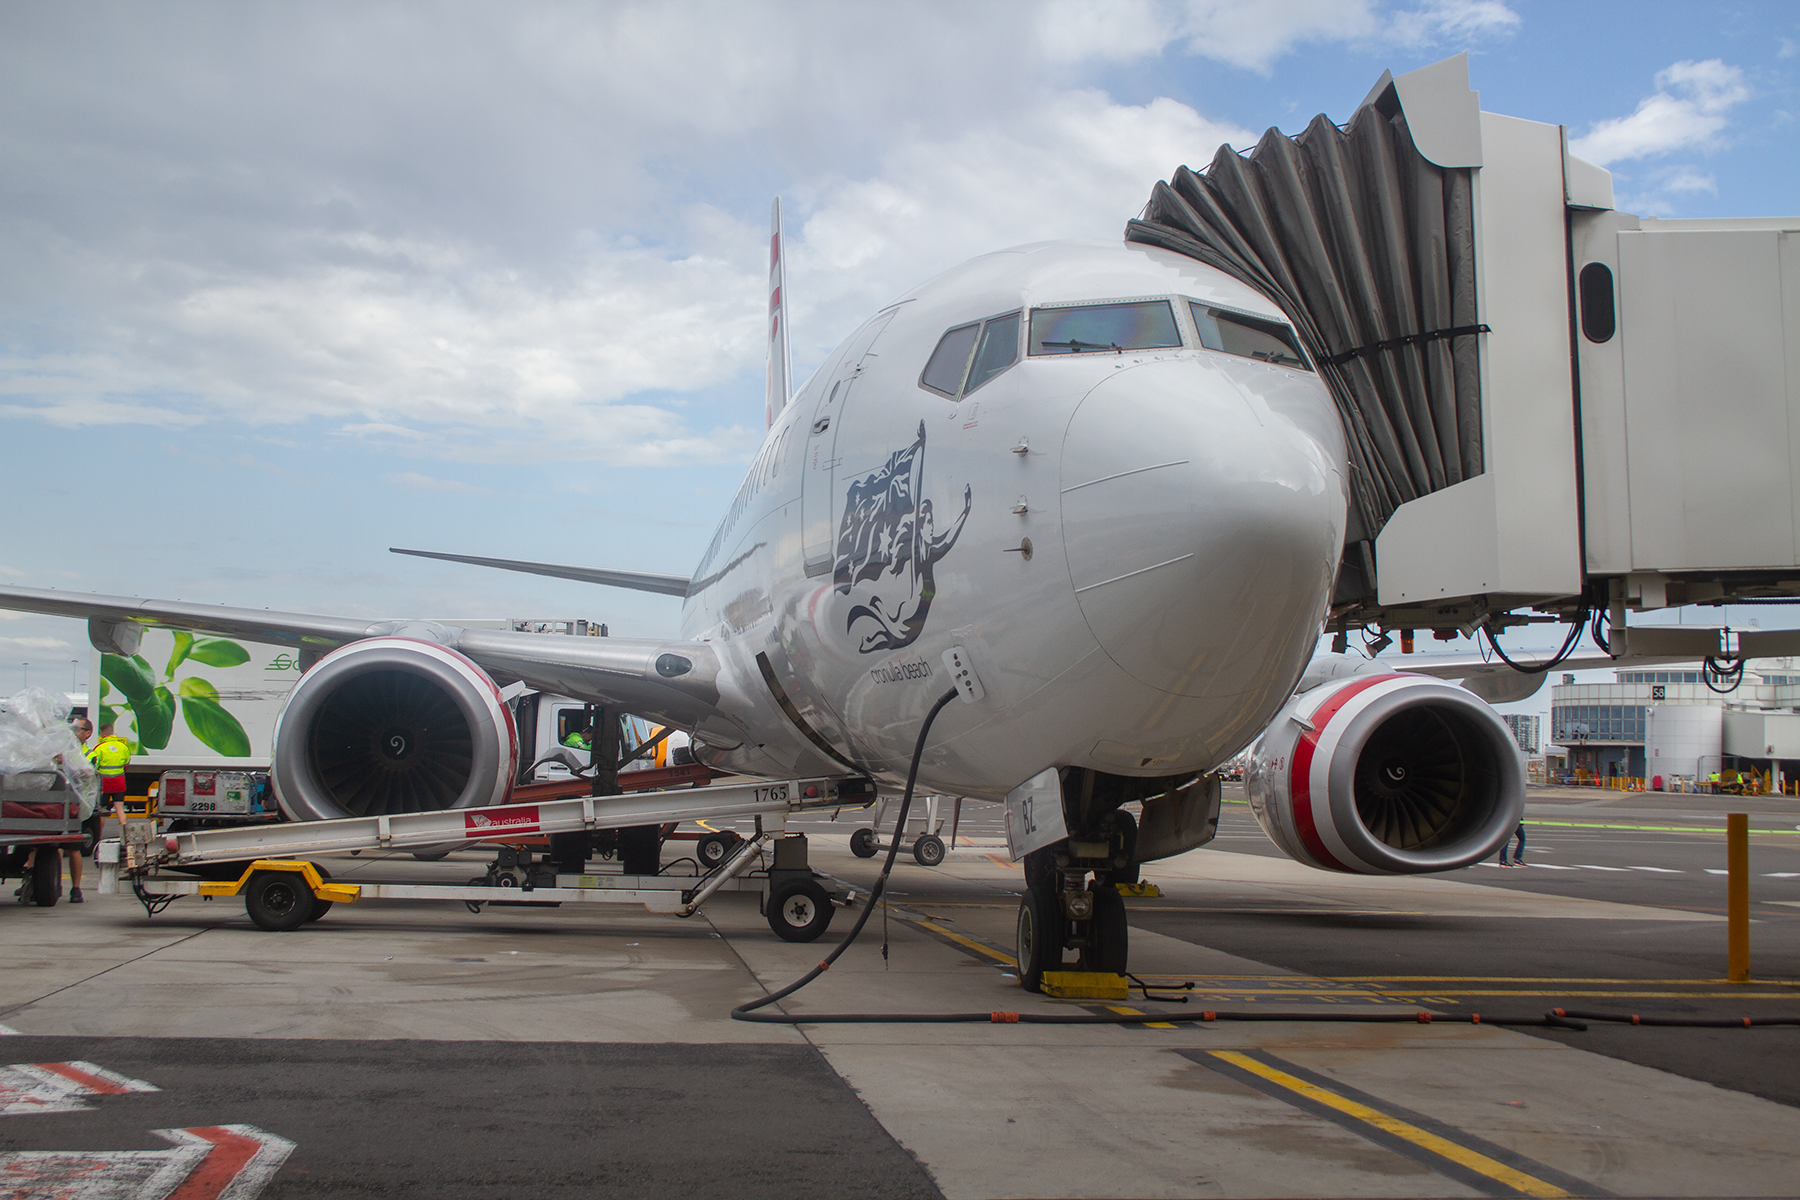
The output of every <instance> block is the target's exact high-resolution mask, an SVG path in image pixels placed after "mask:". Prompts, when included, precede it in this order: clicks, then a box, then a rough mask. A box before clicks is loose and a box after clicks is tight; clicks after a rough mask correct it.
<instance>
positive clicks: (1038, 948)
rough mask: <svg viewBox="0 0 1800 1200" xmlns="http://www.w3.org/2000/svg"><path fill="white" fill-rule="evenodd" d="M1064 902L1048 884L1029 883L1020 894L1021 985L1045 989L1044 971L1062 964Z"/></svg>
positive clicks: (1027, 988) (1019, 942)
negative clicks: (1034, 884)
mask: <svg viewBox="0 0 1800 1200" xmlns="http://www.w3.org/2000/svg"><path fill="white" fill-rule="evenodd" d="M1062 927H1063V919H1062V904H1061V902H1060V901H1059V900H1058V899H1057V898H1056V893H1055V892H1052V891H1050V890H1049V889H1048V888H1038V887H1027V888H1026V889H1025V894H1024V895H1023V896H1021V897H1019V924H1018V944H1017V946H1016V948H1015V953H1016V954H1017V955H1018V960H1019V986H1020V987H1022V988H1024V989H1025V990H1026V991H1028V992H1037V991H1042V990H1043V985H1044V972H1045V971H1051V970H1057V969H1059V968H1061V966H1062Z"/></svg>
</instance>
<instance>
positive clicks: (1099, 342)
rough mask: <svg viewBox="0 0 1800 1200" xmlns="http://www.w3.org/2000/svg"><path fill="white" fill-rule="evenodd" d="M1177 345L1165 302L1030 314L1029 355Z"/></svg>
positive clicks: (1178, 335)
mask: <svg viewBox="0 0 1800 1200" xmlns="http://www.w3.org/2000/svg"><path fill="white" fill-rule="evenodd" d="M1179 345H1181V331H1180V330H1179V329H1177V328H1176V325H1175V310H1174V309H1173V308H1171V307H1170V306H1169V302H1168V301H1167V300H1142V301H1136V302H1133V303H1129V304H1082V305H1074V306H1070V307H1067V308H1034V309H1032V310H1031V348H1030V351H1029V352H1030V353H1031V354H1033V355H1038V354H1089V353H1092V352H1094V351H1110V352H1112V353H1117V352H1119V351H1121V350H1162V349H1168V348H1171V347H1175V346H1179Z"/></svg>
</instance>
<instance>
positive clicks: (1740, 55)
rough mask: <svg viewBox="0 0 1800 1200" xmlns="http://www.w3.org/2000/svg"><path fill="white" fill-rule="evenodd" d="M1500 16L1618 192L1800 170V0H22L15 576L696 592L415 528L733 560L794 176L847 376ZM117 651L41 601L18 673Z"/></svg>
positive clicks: (804, 242)
mask: <svg viewBox="0 0 1800 1200" xmlns="http://www.w3.org/2000/svg"><path fill="white" fill-rule="evenodd" d="M1463 51H1467V52H1468V53H1469V55H1470V60H1469V66H1470V75H1471V84H1472V86H1473V87H1474V88H1476V89H1477V90H1478V91H1479V92H1480V93H1481V98H1482V105H1483V107H1484V108H1486V109H1488V110H1489V111H1493V112H1500V113H1505V114H1508V115H1511V116H1517V117H1526V118H1530V119H1533V120H1539V121H1546V122H1551V123H1559V124H1563V125H1566V126H1567V127H1568V128H1569V132H1570V136H1571V138H1572V139H1574V141H1573V144H1574V146H1575V147H1576V149H1577V152H1579V153H1582V154H1583V155H1585V156H1586V157H1589V158H1591V159H1593V160H1594V161H1597V162H1600V163H1603V164H1604V165H1606V166H1608V167H1609V168H1610V169H1611V170H1612V171H1613V173H1614V182H1615V189H1616V192H1617V195H1618V199H1619V207H1620V208H1622V209H1625V210H1627V211H1632V212H1637V213H1640V214H1656V215H1663V216H1768V215H1787V214H1792V213H1793V212H1795V211H1796V210H1797V209H1800V186H1797V185H1800V153H1796V151H1797V149H1800V145H1797V142H1800V138H1797V137H1796V130H1797V128H1800V127H1797V126H1796V117H1797V116H1800V5H1795V4H1792V3H1717V4H1707V3H1680V4H1673V3H1654V2H1650V3H1646V2H1643V0H1637V2H1633V3H1627V4H1610V3H1599V2H1592V3H1580V4H1569V3H1567V2H1566V0H1564V2H1559V3H1537V2H1532V0H1397V2H1393V3H1384V2H1382V0H1120V2H1116V3H1095V2H1090V0H1042V2H1038V3H1026V2H1016V3H1000V2H988V3H966V2H964V3H933V2H929V0H915V2H910V3H902V4H872V3H870V4H857V3H805V2H789V3H780V4H759V3H754V2H747V0H736V2H732V3H681V2H674V0H658V2H656V3H601V4H585V5H576V4H538V3H529V2H518V3H507V4H499V3H489V4H473V3H456V2H445V3H438V4H433V5H418V4H388V3H379V2H367V0H364V2H358V3H353V4H348V3H347V4H337V3H324V2H316V3H306V4H295V3H258V2H255V0H234V2H231V3H181V2H179V0H171V2H169V3H162V4H157V5H142V4H105V3H62V2H34V0H11V2H9V3H7V4H6V5H4V6H0V262H4V264H5V266H4V270H0V460H3V461H4V463H5V468H4V470H5V475H4V479H5V485H4V489H3V491H0V495H4V496H6V497H7V498H8V499H9V500H10V504H11V508H12V517H11V519H9V520H7V521H5V522H4V523H0V583H8V584H14V585H21V586H36V587H56V588H66V589H71V590H84V591H97V592H106V593H115V594H128V595H142V596H155V597H178V598H182V599H188V600H195V601H208V602H217V603H225V604H235V605H245V606H252V607H271V608H281V609H288V610H296V611H306V612H323V613H336V614H346V615H357V616H369V617H387V616H402V615H423V616H432V617H458V616H462V617H476V616H480V617H500V616H514V617H535V618H567V617H587V618H590V619H592V620H596V621H605V622H607V623H608V624H609V625H610V627H611V628H612V630H613V631H614V632H616V633H619V634H622V635H628V636H667V635H671V634H673V633H674V631H675V628H676V624H677V619H678V615H679V601H677V600H674V599H669V598H664V597H655V596H647V595H641V594H637V593H631V592H622V591H616V590H611V589H596V588H593V587H587V586H584V585H580V584H574V583H566V582H562V581H557V580H550V579H542V578H536V577H530V576H522V575H512V574H506V573H501V572H492V571H485V570H482V569H479V568H473V567H461V566H454V565H451V564H440V563H430V562H425V561H422V560H418V559H406V558H399V557H396V556H393V555H390V554H389V553H387V548H388V547H389V546H412V547H421V548H426V549H434V550H445V551H452V552H462V553H471V554H485V555H497V556H504V557H515V558H526V559H541V560H547V561H554V562H572V563H582V564H591V565H604V566H613V567H622V568H627V569H637V570H646V571H661V572H673V573H680V574H687V573H689V572H691V571H692V570H693V567H694V564H695V563H696V562H697V561H698V559H699V556H700V553H701V551H702V550H703V549H704V548H705V546H706V544H707V542H708V540H709V538H710V537H711V534H712V530H713V527H714V525H715V523H716V521H717V518H718V516H719V514H720V512H721V511H722V510H723V508H724V507H725V504H726V503H727V501H728V500H729V498H730V496H731V495H732V493H733V492H734V491H735V490H736V487H737V483H738V480H739V477H740V475H741V472H742V470H743V469H744V467H745V465H746V464H747V463H748V461H749V459H750V457H751V456H752V455H753V454H754V453H755V450H756V447H757V445H758V442H759V440H760V437H761V432H762V431H761V424H762V381H763V349H762V338H761V328H762V317H763V311H764V308H765V304H766V295H765V290H764V289H765V280H766V267H767V264H766V259H765V255H766V246H767V231H768V211H769V203H770V200H771V198H772V197H774V196H776V195H779V196H781V197H782V202H783V206H784V212H785V214H786V224H787V238H788V248H789V258H788V277H787V291H788V296H789V303H790V309H791V328H792V330H793V336H794V339H795V340H794V344H793V357H794V367H795V375H796V378H797V379H800V380H804V379H805V377H806V375H807V374H808V373H809V372H810V371H811V369H812V368H813V367H814V366H816V365H817V363H818V362H819V361H820V360H821V359H822V358H823V357H824V356H825V355H826V354H827V353H828V352H829V351H830V350H831V348H832V347H833V346H834V345H835V344H836V343H837V342H838V341H839V340H840V339H842V338H843V337H844V336H845V335H847V334H848V333H849V332H850V331H851V330H852V329H853V328H854V327H855V326H856V325H857V324H859V323H860V321H861V320H862V319H863V318H864V317H866V316H867V315H868V314H869V313H871V312H872V311H874V310H875V309H876V308H878V307H880V306H881V305H883V304H885V303H887V302H888V301H889V300H891V299H892V298H894V297H895V296H897V295H898V294H900V293H902V292H903V291H905V290H906V289H907V288H909V287H911V286H912V285H914V284H916V283H919V282H921V281H922V280H924V279H927V278H929V277H931V276H933V275H935V274H937V273H939V272H940V271H942V270H944V269H946V268H948V267H950V266H953V265H955V264H956V263H958V262H960V261H962V260H964V259H966V258H969V257H971V256H973V255H976V254H979V253H983V252H986V251H989V250H993V249H999V248H1001V247H1004V246H1008V245H1016V244H1019V243H1023V242H1028V241H1034V240H1039V239H1044V238H1055V237H1095V238H1112V237H1117V236H1119V234H1120V233H1121V231H1122V230H1123V227H1124V225H1125V222H1126V221H1127V220H1128V219H1130V218H1131V217H1132V216H1134V215H1136V213H1137V212H1138V210H1139V209H1140V208H1141V207H1142V205H1143V204H1144V202H1145V201H1146V200H1147V199H1148V198H1149V195H1150V190H1151V188H1152V186H1153V185H1154V184H1155V183H1156V182H1157V181H1158V180H1159V179H1164V178H1166V177H1168V175H1169V174H1170V173H1172V172H1173V170H1174V169H1175V168H1176V166H1178V165H1181V164H1190V165H1193V166H1196V167H1198V166H1201V165H1204V163H1206V162H1207V161H1210V160H1211V158H1212V156H1213V154H1214V152H1215V151H1216V149H1217V148H1218V147H1219V146H1220V145H1221V144H1222V143H1229V144H1231V145H1233V146H1235V147H1237V148H1239V149H1245V148H1248V147H1249V146H1250V145H1251V144H1252V143H1254V141H1255V140H1256V139H1257V138H1258V137H1260V136H1261V135H1262V133H1263V132H1264V131H1265V130H1267V129H1269V128H1271V127H1275V128H1279V129H1281V130H1283V131H1285V132H1288V133H1295V132H1298V131H1299V130H1300V129H1302V128H1303V127H1304V126H1305V125H1306V123H1307V122H1308V121H1310V120H1311V119H1312V117H1313V116H1314V115H1315V114H1317V113H1326V114H1328V115H1329V116H1331V117H1332V118H1333V119H1334V120H1336V121H1339V122H1343V121H1345V120H1347V119H1348V118H1349V117H1350V115H1351V114H1352V112H1353V111H1354V110H1355V107H1356V105H1357V104H1358V103H1359V102H1360V101H1361V100H1362V98H1363V96H1364V95H1365V94H1366V93H1367V92H1368V90H1369V88H1370V87H1371V86H1372V85H1373V84H1374V83H1375V81H1376V80H1377V79H1378V78H1379V77H1380V75H1381V72H1382V71H1383V70H1384V69H1390V70H1392V71H1393V72H1394V73H1395V74H1399V73H1402V72H1404V71H1407V70H1411V69H1413V68H1416V67H1419V66H1423V65H1426V64H1428V63H1431V62H1435V61H1437V60H1439V59H1442V58H1445V57H1447V56H1449V55H1452V54H1456V53H1459V52H1463ZM1780 611H1781V610H1774V611H1773V612H1772V611H1771V610H1767V609H1764V610H1759V611H1758V613H1757V615H1758V616H1759V617H1760V618H1761V619H1762V620H1763V621H1764V623H1765V624H1771V623H1786V621H1785V620H1784V619H1783V618H1782V617H1780V616H1779V615H1777V614H1779V612H1780ZM1703 612H1704V617H1705V618H1706V619H1709V620H1710V619H1712V618H1715V617H1717V616H1718V613H1717V610H1703ZM1729 615H1730V614H1727V616H1728V618H1729ZM1738 615H1740V616H1742V617H1744V619H1745V620H1746V621H1747V619H1748V612H1747V611H1746V613H1743V614H1738ZM1686 619H1688V620H1694V619H1696V617H1695V616H1694V615H1692V614H1690V615H1688V616H1687V618H1686ZM1513 637H1514V638H1515V639H1516V641H1517V644H1518V645H1521V646H1529V645H1532V644H1534V642H1533V641H1532V640H1531V639H1530V638H1528V637H1526V636H1525V635H1513ZM1547 637H1548V635H1547V634H1546V635H1545V638H1546V639H1547ZM1451 648H1460V649H1467V648H1468V643H1466V642H1463V643H1454V644H1452V646H1451ZM89 653H90V652H89V649H88V646H87V642H86V637H85V631H84V629H83V627H82V626H81V624H80V623H77V622H72V621H66V620H58V619H52V618H40V617H35V616H26V615H20V614H8V613H0V693H10V692H11V691H13V690H15V689H16V688H17V687H18V686H20V685H21V684H22V683H23V682H24V681H25V679H26V677H27V674H29V677H30V679H31V681H32V682H35V683H39V684H46V685H47V684H50V683H52V682H55V681H61V682H66V681H68V680H69V679H70V678H71V677H72V676H74V675H79V676H80V677H81V678H83V679H85V677H86V669H87V668H86V664H87V658H88V655H89ZM27 663H29V664H30V666H29V668H27V667H26V665H25V664H27ZM58 685H59V686H60V683H59V684H58ZM1547 696H1548V692H1547V691H1546V692H1545V693H1543V694H1542V695H1541V696H1540V697H1539V698H1538V699H1537V700H1534V701H1532V702H1527V703H1526V704H1525V705H1522V706H1513V707H1521V708H1523V709H1525V710H1528V711H1543V712H1545V713H1547V712H1548V700H1547Z"/></svg>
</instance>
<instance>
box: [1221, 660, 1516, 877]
mask: <svg viewBox="0 0 1800 1200" xmlns="http://www.w3.org/2000/svg"><path fill="white" fill-rule="evenodd" d="M1245 790H1246V791H1247V792H1248V793H1249V797H1250V811H1251V812H1253V813H1254V814H1255V815H1256V819H1257V821H1258V822H1260V823H1261V825H1262V827H1263V831H1264V832H1265V833H1267V834H1268V835H1269V837H1270V839H1271V840H1273V841H1274V843H1275V844H1276V845H1277V846H1279V847H1281V849H1282V850H1284V851H1285V852H1287V854H1289V855H1290V856H1292V857H1293V858H1295V859H1298V860H1299V861H1300V862H1303V863H1307V864H1308V865H1310V866H1314V867H1321V868H1324V869H1325V870H1328V871H1348V872H1351V873H1353V874H1358V875H1411V874H1418V873H1422V872H1426V871H1448V870H1453V869H1455V868H1457V867H1465V866H1468V865H1469V864H1470V863H1475V862H1480V861H1481V860H1482V859H1483V858H1485V857H1487V856H1488V855H1489V854H1492V853H1493V852H1494V851H1496V850H1498V849H1499V848H1500V846H1501V844H1502V843H1503V842H1505V841H1506V839H1507V838H1508V837H1510V836H1511V835H1512V833H1513V831H1514V830H1515V829H1516V828H1518V824H1519V820H1520V817H1521V816H1522V815H1523V813H1524V811H1525V775H1524V771H1523V770H1522V769H1521V766H1520V762H1519V751H1518V748H1517V746H1516V745H1515V743H1514V742H1513V739H1512V735H1511V733H1509V732H1508V730H1507V728H1506V725H1505V724H1504V723H1503V722H1502V721H1501V720H1500V717H1499V715H1498V714H1497V713H1495V712H1494V710H1493V709H1491V708H1489V707H1488V706H1487V705H1486V704H1484V703H1482V702H1481V701H1480V700H1479V699H1477V698H1476V697H1475V696H1472V695H1470V694H1469V693H1468V692H1466V691H1464V690H1463V689H1462V688H1459V687H1455V686H1453V685H1451V684H1448V683H1444V682H1442V681H1440V680H1436V679H1430V678H1427V677H1424V676H1420V675H1394V674H1378V675H1353V676H1350V677H1349V678H1345V679H1336V680H1332V681H1330V682H1327V683H1323V684H1321V685H1319V686H1318V687H1315V688H1312V689H1310V690H1308V691H1305V692H1302V693H1300V694H1299V695H1298V696H1295V697H1294V698H1293V699H1292V700H1290V701H1288V704H1287V707H1286V708H1284V709H1282V710H1281V713H1280V715H1278V716H1277V717H1276V718H1275V720H1274V723H1273V724H1271V725H1270V726H1269V728H1268V729H1267V730H1266V731H1265V732H1264V733H1263V736H1262V738H1261V739H1260V740H1259V741H1258V742H1257V743H1256V745H1255V747H1254V748H1253V749H1252V750H1251V755H1250V765H1249V768H1248V770H1247V771H1246V772H1245Z"/></svg>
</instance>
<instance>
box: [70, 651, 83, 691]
mask: <svg viewBox="0 0 1800 1200" xmlns="http://www.w3.org/2000/svg"><path fill="white" fill-rule="evenodd" d="M80 667H81V660H80V659H79V658H71V659H70V660H69V690H70V691H71V692H72V691H75V690H76V688H77V687H78V686H79V685H78V684H77V683H76V682H75V680H76V674H75V672H76V671H77V670H79V669H80Z"/></svg>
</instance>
